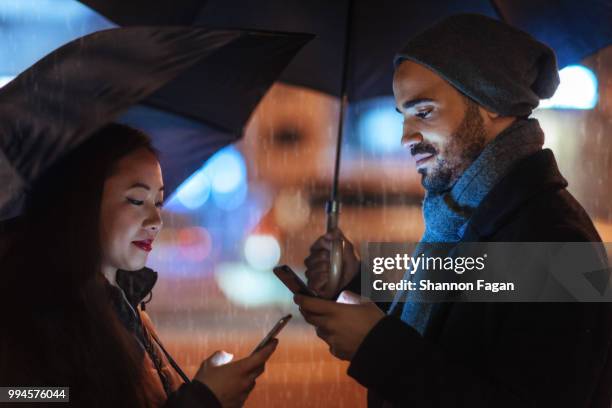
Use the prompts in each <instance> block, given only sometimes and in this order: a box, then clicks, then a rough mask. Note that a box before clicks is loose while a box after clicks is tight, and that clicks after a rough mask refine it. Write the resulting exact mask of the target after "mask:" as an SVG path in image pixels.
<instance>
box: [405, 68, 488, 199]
mask: <svg viewBox="0 0 612 408" xmlns="http://www.w3.org/2000/svg"><path fill="white" fill-rule="evenodd" d="M393 93H394V95H395V103H396V105H397V110H398V111H399V112H400V113H401V114H402V115H403V116H404V129H403V135H402V144H403V145H404V146H406V147H408V148H409V149H410V153H411V154H412V155H413V156H414V158H415V160H416V167H417V171H418V172H419V173H420V174H421V176H422V183H423V186H424V187H425V189H427V190H428V191H429V192H441V191H445V190H448V189H449V188H451V187H452V185H453V184H454V183H455V181H457V179H458V178H459V176H461V174H462V173H463V172H464V171H465V169H467V168H468V166H469V165H470V164H471V163H472V162H473V161H474V159H475V158H476V157H477V156H478V155H479V154H480V152H481V151H482V149H483V148H484V146H485V144H486V131H485V128H484V122H483V119H482V116H481V113H480V108H479V106H478V105H477V104H476V103H475V102H472V101H471V100H469V99H468V98H467V97H465V96H464V95H462V94H461V93H460V92H459V91H457V90H456V89H455V88H454V87H453V86H451V85H450V84H449V83H448V82H446V81H445V80H444V79H442V78H441V77H440V76H438V75H437V74H435V73H434V72H433V71H431V70H429V69H427V68H425V67H424V66H422V65H420V64H417V63H415V62H412V61H404V62H402V63H401V64H400V65H399V66H398V68H397V69H396V70H395V75H394V77H393Z"/></svg>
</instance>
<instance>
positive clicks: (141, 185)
mask: <svg viewBox="0 0 612 408" xmlns="http://www.w3.org/2000/svg"><path fill="white" fill-rule="evenodd" d="M136 187H140V188H144V189H145V190H148V191H150V190H151V187H149V186H148V185H146V184H145V183H140V182H138V183H134V184H132V186H131V187H130V189H132V188H136ZM159 191H164V186H161V187H160V189H159Z"/></svg>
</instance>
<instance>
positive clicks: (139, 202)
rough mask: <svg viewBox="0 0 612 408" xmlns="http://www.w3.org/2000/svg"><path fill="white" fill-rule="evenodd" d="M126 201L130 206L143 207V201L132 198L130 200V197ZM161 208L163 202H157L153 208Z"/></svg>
mask: <svg viewBox="0 0 612 408" xmlns="http://www.w3.org/2000/svg"><path fill="white" fill-rule="evenodd" d="M127 201H128V202H129V203H130V204H133V205H138V206H140V205H143V204H144V201H143V200H136V199H134V198H130V197H127ZM163 206H164V202H163V201H157V202H156V203H155V207H157V208H162V207H163Z"/></svg>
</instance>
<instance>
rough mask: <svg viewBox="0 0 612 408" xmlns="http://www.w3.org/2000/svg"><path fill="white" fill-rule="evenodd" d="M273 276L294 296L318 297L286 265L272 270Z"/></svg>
mask: <svg viewBox="0 0 612 408" xmlns="http://www.w3.org/2000/svg"><path fill="white" fill-rule="evenodd" d="M274 274H275V275H276V277H277V278H278V279H280V280H281V282H283V283H284V284H285V286H286V287H287V288H288V289H289V290H290V291H291V292H292V293H293V294H294V295H305V296H312V297H318V296H317V294H316V293H315V292H314V291H313V290H312V289H310V288H309V287H308V286H307V285H306V283H304V281H303V280H302V279H300V277H299V276H298V275H297V273H295V271H294V270H293V269H291V268H290V267H288V266H287V265H280V266H277V267H276V268H274Z"/></svg>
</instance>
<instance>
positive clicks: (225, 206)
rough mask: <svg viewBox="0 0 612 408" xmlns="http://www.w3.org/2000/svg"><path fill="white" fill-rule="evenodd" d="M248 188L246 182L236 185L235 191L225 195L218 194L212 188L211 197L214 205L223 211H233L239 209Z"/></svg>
mask: <svg viewBox="0 0 612 408" xmlns="http://www.w3.org/2000/svg"><path fill="white" fill-rule="evenodd" d="M247 193H248V186H247V183H246V180H245V181H244V182H242V183H240V184H239V185H238V187H237V188H236V189H235V190H232V191H230V192H227V193H222V192H219V191H218V190H215V189H214V188H213V191H212V197H213V201H214V203H215V205H216V206H217V207H219V208H220V209H222V210H225V211H233V210H235V209H237V208H238V207H240V206H241V205H242V203H244V200H246V197H247Z"/></svg>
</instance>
